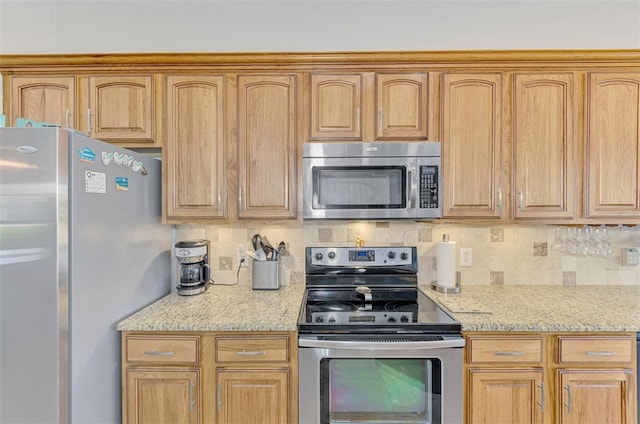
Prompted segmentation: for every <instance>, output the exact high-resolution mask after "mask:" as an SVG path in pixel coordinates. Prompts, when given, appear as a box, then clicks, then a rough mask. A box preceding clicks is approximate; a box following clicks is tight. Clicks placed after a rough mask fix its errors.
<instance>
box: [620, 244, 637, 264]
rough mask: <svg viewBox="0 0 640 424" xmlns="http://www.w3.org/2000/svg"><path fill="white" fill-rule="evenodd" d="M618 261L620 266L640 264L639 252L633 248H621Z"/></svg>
mask: <svg viewBox="0 0 640 424" xmlns="http://www.w3.org/2000/svg"><path fill="white" fill-rule="evenodd" d="M620 260H621V263H622V265H638V264H640V252H638V249H636V248H635V247H623V248H622V249H620Z"/></svg>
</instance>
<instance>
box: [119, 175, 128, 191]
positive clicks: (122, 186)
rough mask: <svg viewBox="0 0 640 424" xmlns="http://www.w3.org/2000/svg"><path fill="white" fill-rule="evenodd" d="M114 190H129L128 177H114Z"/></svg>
mask: <svg viewBox="0 0 640 424" xmlns="http://www.w3.org/2000/svg"><path fill="white" fill-rule="evenodd" d="M116 190H117V191H129V178H127V177H116Z"/></svg>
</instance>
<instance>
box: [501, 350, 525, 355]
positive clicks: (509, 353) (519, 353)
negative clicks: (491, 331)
mask: <svg viewBox="0 0 640 424" xmlns="http://www.w3.org/2000/svg"><path fill="white" fill-rule="evenodd" d="M494 355H496V356H524V352H522V351H521V350H512V351H510V352H505V351H500V350H497V351H496V352H495V353H494Z"/></svg>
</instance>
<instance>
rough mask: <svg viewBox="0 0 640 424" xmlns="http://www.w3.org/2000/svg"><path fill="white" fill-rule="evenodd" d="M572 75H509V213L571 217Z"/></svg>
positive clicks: (573, 188)
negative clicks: (511, 157) (511, 169)
mask: <svg viewBox="0 0 640 424" xmlns="http://www.w3.org/2000/svg"><path fill="white" fill-rule="evenodd" d="M574 79H575V78H574V75H573V74H571V73H566V74H516V75H514V78H513V111H512V113H513V116H512V126H513V128H512V131H513V149H514V173H515V175H514V177H515V182H514V187H513V189H514V193H513V195H514V200H515V202H514V203H515V204H514V218H516V219H518V218H566V219H571V218H575V196H576V186H575V183H574V171H575V168H574V167H575V159H576V148H577V143H576V140H575V138H576V137H575V133H574V128H575V126H576V118H577V110H578V107H577V106H576V101H575V94H574V90H575V88H574Z"/></svg>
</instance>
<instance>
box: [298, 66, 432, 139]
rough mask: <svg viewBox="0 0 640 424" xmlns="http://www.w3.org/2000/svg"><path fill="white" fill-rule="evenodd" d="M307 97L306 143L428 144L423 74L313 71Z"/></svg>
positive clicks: (429, 118) (425, 76)
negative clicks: (420, 142)
mask: <svg viewBox="0 0 640 424" xmlns="http://www.w3.org/2000/svg"><path fill="white" fill-rule="evenodd" d="M310 98H311V99H310V107H309V113H310V116H309V126H310V132H309V140H310V141H332V140H335V141H382V140H386V141H392V140H400V141H411V140H429V139H431V138H432V133H433V131H434V128H435V125H434V124H433V122H432V120H433V119H434V114H433V112H432V111H434V110H435V109H436V107H435V102H436V100H437V96H435V95H433V92H430V86H429V74H428V73H427V72H414V73H382V72H364V73H354V74H325V73H313V74H312V75H311V90H310Z"/></svg>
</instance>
